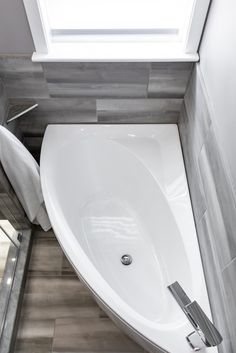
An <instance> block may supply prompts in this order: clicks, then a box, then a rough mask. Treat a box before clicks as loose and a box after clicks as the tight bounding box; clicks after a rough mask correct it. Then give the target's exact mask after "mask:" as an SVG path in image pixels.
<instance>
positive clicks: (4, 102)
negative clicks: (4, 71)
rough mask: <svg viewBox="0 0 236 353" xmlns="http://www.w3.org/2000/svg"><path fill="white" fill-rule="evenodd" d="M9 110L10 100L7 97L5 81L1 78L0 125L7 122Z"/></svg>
mask: <svg viewBox="0 0 236 353" xmlns="http://www.w3.org/2000/svg"><path fill="white" fill-rule="evenodd" d="M7 110H8V99H7V95H6V90H5V87H4V85H3V81H2V79H1V77H0V124H1V125H2V124H3V123H4V121H5V118H6V115H7Z"/></svg>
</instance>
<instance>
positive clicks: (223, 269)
mask: <svg viewBox="0 0 236 353" xmlns="http://www.w3.org/2000/svg"><path fill="white" fill-rule="evenodd" d="M234 262H236V256H234V257H233V258H232V259H231V260H230V261H229V262H228V263H227V264H226V265H225V266H224V267H223V268H222V270H221V271H222V273H223V272H225V270H227V269H228V267H230V266H231V265H232V264H233V263H234Z"/></svg>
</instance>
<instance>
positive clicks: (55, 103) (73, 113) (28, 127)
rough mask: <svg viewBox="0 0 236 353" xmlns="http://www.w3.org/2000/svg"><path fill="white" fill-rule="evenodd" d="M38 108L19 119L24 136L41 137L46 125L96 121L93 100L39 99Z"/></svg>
mask: <svg viewBox="0 0 236 353" xmlns="http://www.w3.org/2000/svg"><path fill="white" fill-rule="evenodd" d="M37 102H38V104H39V106H38V107H37V108H36V109H34V110H32V111H31V112H29V113H28V114H27V115H25V116H24V117H22V118H20V119H19V127H20V129H21V130H22V133H23V134H24V135H36V136H37V135H41V136H42V135H43V134H44V131H45V129H46V127H47V125H48V124H77V123H92V122H96V121H97V117H96V101H95V100H94V99H68V98H64V99H60V98H51V99H40V100H37Z"/></svg>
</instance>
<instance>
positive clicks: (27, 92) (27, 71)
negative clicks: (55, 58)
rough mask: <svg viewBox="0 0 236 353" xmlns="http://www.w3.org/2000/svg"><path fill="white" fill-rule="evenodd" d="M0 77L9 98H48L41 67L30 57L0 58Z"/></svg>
mask: <svg viewBox="0 0 236 353" xmlns="http://www.w3.org/2000/svg"><path fill="white" fill-rule="evenodd" d="M0 76H1V77H2V79H3V82H4V85H5V88H6V92H7V95H8V97H9V98H47V97H49V94H48V87H47V82H46V80H45V77H44V72H43V68H42V65H41V64H40V63H33V62H32V61H31V58H30V57H24V56H16V57H12V56H4V57H0Z"/></svg>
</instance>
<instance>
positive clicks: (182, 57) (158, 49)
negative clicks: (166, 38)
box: [32, 42, 199, 62]
mask: <svg viewBox="0 0 236 353" xmlns="http://www.w3.org/2000/svg"><path fill="white" fill-rule="evenodd" d="M32 60H33V61H35V62H76V61H80V62H81V61H86V62H93V61H96V62H99V61H100V62H106V61H109V62H116V61H117V62H122V61H125V62H127V61H132V62H197V61H199V56H198V54H197V53H188V54H186V53H184V52H183V50H182V43H154V42H142V43H141V42H131V43H130V42H116V43H115V42H96V43H95V42H86V43H85V42H80V43H52V44H51V45H50V49H49V52H48V53H38V52H35V53H33V56H32Z"/></svg>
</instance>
